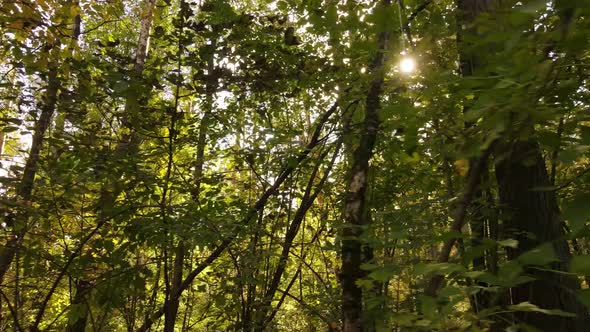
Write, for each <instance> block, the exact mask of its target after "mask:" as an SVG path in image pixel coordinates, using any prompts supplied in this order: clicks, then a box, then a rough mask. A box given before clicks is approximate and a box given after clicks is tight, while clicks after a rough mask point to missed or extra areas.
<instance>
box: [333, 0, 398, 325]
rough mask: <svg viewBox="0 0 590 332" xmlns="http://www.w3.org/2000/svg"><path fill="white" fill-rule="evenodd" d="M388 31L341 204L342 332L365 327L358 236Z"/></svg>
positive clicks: (379, 52)
mask: <svg viewBox="0 0 590 332" xmlns="http://www.w3.org/2000/svg"><path fill="white" fill-rule="evenodd" d="M390 5H391V1H390V0H383V1H382V3H381V5H380V6H381V7H389V6H390ZM388 39H389V33H387V32H381V33H379V35H378V37H377V43H378V46H377V53H376V55H375V57H374V58H373V60H372V63H371V66H370V70H371V71H370V72H371V73H372V74H373V75H374V79H373V80H372V82H371V84H370V86H369V91H368V93H367V97H366V101H365V118H364V120H363V123H362V128H361V130H362V131H361V133H360V135H361V137H360V141H359V145H358V147H357V148H356V149H355V150H354V152H353V156H352V165H351V169H350V173H349V182H348V186H347V187H348V188H347V193H346V198H345V205H344V213H343V219H344V223H345V224H344V226H343V229H342V249H341V252H342V269H341V271H342V274H341V283H342V316H343V319H344V322H343V323H344V332H357V331H363V330H364V326H363V325H364V323H363V292H362V290H361V288H360V287H359V286H358V285H357V284H356V282H357V280H359V279H360V278H361V277H362V275H363V271H362V270H361V264H362V258H363V244H362V241H361V239H360V237H361V236H362V234H363V227H364V226H365V224H366V220H365V218H364V217H365V216H366V213H364V209H365V196H366V191H367V187H368V176H369V160H370V159H371V157H372V156H373V146H374V145H375V141H376V140H377V131H378V129H379V114H378V111H379V107H380V100H379V99H380V97H381V90H382V86H383V79H384V70H383V64H384V63H385V60H384V53H385V51H386V48H387V42H388Z"/></svg>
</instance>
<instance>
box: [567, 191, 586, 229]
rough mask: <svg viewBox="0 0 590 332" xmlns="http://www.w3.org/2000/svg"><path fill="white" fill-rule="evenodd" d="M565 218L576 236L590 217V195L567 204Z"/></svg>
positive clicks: (577, 197)
mask: <svg viewBox="0 0 590 332" xmlns="http://www.w3.org/2000/svg"><path fill="white" fill-rule="evenodd" d="M563 217H564V218H565V219H567V220H568V221H569V222H570V227H571V229H572V232H573V233H574V234H575V233H577V232H579V231H580V230H581V229H583V228H584V227H585V225H586V221H588V218H589V217H590V194H580V195H578V196H576V197H575V198H574V199H573V200H572V201H571V202H569V203H567V204H566V206H565V209H564V211H563Z"/></svg>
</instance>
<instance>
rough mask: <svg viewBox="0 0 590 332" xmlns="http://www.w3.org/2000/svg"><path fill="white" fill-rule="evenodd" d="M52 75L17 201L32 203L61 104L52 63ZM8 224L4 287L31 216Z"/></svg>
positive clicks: (0, 254) (2, 257)
mask: <svg viewBox="0 0 590 332" xmlns="http://www.w3.org/2000/svg"><path fill="white" fill-rule="evenodd" d="M48 67H49V72H48V74H47V90H46V93H45V97H44V98H43V104H42V106H41V114H40V116H39V118H38V119H37V122H36V124H35V129H34V133H33V140H32V143H31V149H30V150H29V157H28V159H27V161H26V164H25V168H24V171H23V175H22V178H21V180H20V183H19V184H18V187H17V190H16V197H17V198H16V199H17V200H21V201H22V202H28V201H30V200H31V198H32V194H33V188H34V181H35V175H36V174H37V165H38V163H39V158H40V157H41V148H42V146H43V142H44V136H45V132H46V131H47V129H48V128H49V126H50V124H51V118H52V117H53V113H54V112H55V107H56V103H57V92H58V90H59V84H60V82H59V78H58V76H57V75H58V71H57V67H58V65H57V63H56V62H54V61H51V62H50V63H49V64H48ZM4 222H5V223H6V225H7V226H9V227H11V228H12V231H13V234H12V236H9V237H8V239H7V240H6V242H5V243H4V244H3V246H2V247H1V248H0V283H1V282H2V280H3V279H4V276H5V275H6V272H7V271H8V269H9V268H10V264H11V263H12V260H13V259H14V256H15V254H16V251H17V250H18V247H19V245H20V243H21V241H22V239H23V237H24V235H25V234H26V229H27V225H26V222H27V213H26V211H16V212H12V213H9V214H8V215H6V217H5V219H4Z"/></svg>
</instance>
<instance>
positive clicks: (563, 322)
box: [459, 0, 588, 331]
mask: <svg viewBox="0 0 590 332" xmlns="http://www.w3.org/2000/svg"><path fill="white" fill-rule="evenodd" d="M496 4H497V1H496V0H459V9H460V10H461V11H462V13H461V15H462V19H463V21H464V22H466V24H472V23H473V22H474V21H475V20H476V19H477V18H478V17H479V16H480V14H482V13H483V12H490V11H491V10H492V8H493V6H495V5H496ZM567 22H569V19H568V20H567ZM470 29H473V27H470ZM471 33H473V31H471ZM461 65H462V70H464V73H468V74H469V75H471V74H472V73H473V72H474V71H476V70H477V69H478V68H479V67H480V66H482V65H483V64H481V63H479V61H478V59H477V57H474V56H471V57H470V58H469V59H467V60H466V61H462V63H461ZM527 122H528V121H527ZM523 126H524V128H522V127H523ZM520 127H521V128H519V131H520V133H519V134H520V135H517V134H516V133H508V136H509V137H511V138H510V139H508V140H505V141H501V142H500V144H498V145H497V149H496V151H494V152H495V153H494V157H495V159H496V179H497V182H498V188H499V197H500V203H501V205H502V206H504V207H505V210H504V213H503V216H502V218H503V221H504V224H506V225H508V227H510V228H511V229H512V230H513V231H514V234H513V237H514V238H516V239H517V240H518V241H519V242H518V248H516V249H512V250H509V251H508V254H509V258H510V259H516V258H517V257H519V256H520V255H521V254H523V253H525V252H527V251H529V250H532V249H534V248H536V247H538V246H539V245H541V244H544V243H550V244H551V245H552V246H553V249H554V251H555V253H556V256H557V258H558V261H557V262H556V263H554V264H553V265H552V266H551V268H552V270H555V271H567V267H568V263H569V260H570V251H569V246H568V243H567V241H566V240H565V239H564V232H563V226H562V220H561V216H560V211H559V207H558V205H557V199H556V195H555V191H553V190H539V189H537V188H541V187H545V188H547V187H549V186H550V185H551V180H550V178H549V175H548V173H547V169H546V165H545V162H544V160H543V157H542V152H541V149H540V147H539V144H538V142H537V141H536V138H535V136H534V129H533V126H532V124H530V123H524V124H521V126H520ZM522 131H526V132H527V133H526V134H528V135H527V137H526V138H523V135H522ZM526 273H527V274H528V275H530V276H532V277H533V278H535V280H534V281H532V282H528V283H525V284H521V285H519V286H516V287H514V288H512V290H511V295H512V302H513V303H515V304H517V303H521V302H525V301H529V302H531V303H533V304H535V305H537V306H539V307H541V308H544V309H560V310H563V311H566V312H571V313H574V314H576V315H577V316H576V317H575V318H569V317H561V316H557V315H545V314H541V313H537V312H517V313H516V315H515V316H516V318H517V319H518V320H519V321H520V322H523V323H525V324H528V325H531V326H534V327H536V328H539V329H541V330H544V331H587V322H588V312H587V310H586V308H585V307H584V306H582V305H581V304H580V303H579V302H577V300H576V298H575V290H577V289H579V282H578V280H577V279H576V278H575V277H572V276H570V275H567V274H564V273H558V272H557V273H556V272H552V271H545V270H540V269H534V268H527V269H526Z"/></svg>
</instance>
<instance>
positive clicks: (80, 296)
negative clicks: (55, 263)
mask: <svg viewBox="0 0 590 332" xmlns="http://www.w3.org/2000/svg"><path fill="white" fill-rule="evenodd" d="M92 287H93V286H92V284H91V283H90V282H88V281H86V280H84V279H80V280H78V282H77V283H76V295H75V296H74V300H73V301H72V306H75V307H76V310H77V312H78V316H77V318H76V319H74V320H71V321H69V322H68V326H67V327H66V332H84V331H86V322H87V321H88V310H89V308H88V303H87V300H86V299H87V297H88V293H89V292H90V291H91V290H92Z"/></svg>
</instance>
